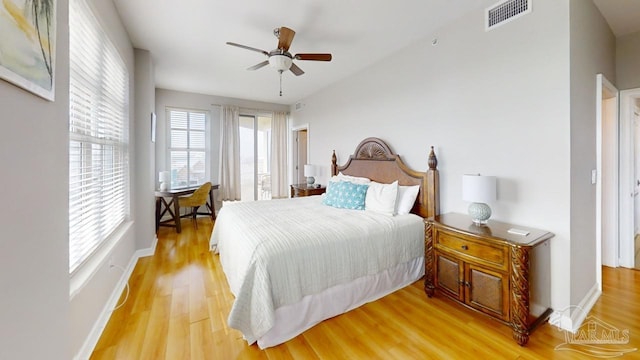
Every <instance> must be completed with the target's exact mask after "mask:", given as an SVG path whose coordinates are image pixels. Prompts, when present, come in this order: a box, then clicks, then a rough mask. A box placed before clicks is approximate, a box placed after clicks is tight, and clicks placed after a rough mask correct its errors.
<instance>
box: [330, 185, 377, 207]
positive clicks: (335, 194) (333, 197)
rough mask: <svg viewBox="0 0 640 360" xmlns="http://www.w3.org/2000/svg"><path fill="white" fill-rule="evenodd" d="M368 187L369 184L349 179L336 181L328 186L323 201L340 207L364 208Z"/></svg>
mask: <svg viewBox="0 0 640 360" xmlns="http://www.w3.org/2000/svg"><path fill="white" fill-rule="evenodd" d="M368 188H369V185H367V184H354V183H351V182H348V181H340V182H334V183H331V184H330V185H329V187H328V188H327V193H326V195H325V197H324V199H323V200H322V203H323V204H325V205H329V206H333V207H336V208H339V209H351V210H364V200H365V199H366V197H367V189H368Z"/></svg>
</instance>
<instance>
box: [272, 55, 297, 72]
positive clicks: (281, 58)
mask: <svg viewBox="0 0 640 360" xmlns="http://www.w3.org/2000/svg"><path fill="white" fill-rule="evenodd" d="M291 63H292V61H291V58H290V57H288V56H286V55H271V56H269V64H270V65H271V66H272V67H274V68H275V69H276V70H278V71H286V70H289V68H290V67H291Z"/></svg>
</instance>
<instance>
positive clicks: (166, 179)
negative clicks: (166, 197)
mask: <svg viewBox="0 0 640 360" xmlns="http://www.w3.org/2000/svg"><path fill="white" fill-rule="evenodd" d="M158 180H160V191H167V190H169V184H171V173H170V172H168V171H160V173H159V174H158Z"/></svg>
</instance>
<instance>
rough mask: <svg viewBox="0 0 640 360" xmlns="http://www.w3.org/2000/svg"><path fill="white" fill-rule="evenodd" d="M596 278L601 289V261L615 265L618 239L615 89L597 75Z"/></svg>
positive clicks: (616, 111)
mask: <svg viewBox="0 0 640 360" xmlns="http://www.w3.org/2000/svg"><path fill="white" fill-rule="evenodd" d="M596 94H597V99H598V101H596V172H595V174H592V179H591V180H592V183H595V184H596V282H597V284H598V287H599V289H598V290H600V291H602V265H605V266H611V267H617V266H618V264H619V258H620V243H619V236H618V234H619V221H620V216H619V212H618V211H619V196H620V191H619V182H618V179H619V177H618V174H619V166H618V158H619V144H620V140H619V137H618V133H619V121H618V89H616V88H615V86H613V84H612V83H611V82H610V81H608V80H607V78H606V77H604V76H603V75H602V74H598V75H597V76H596Z"/></svg>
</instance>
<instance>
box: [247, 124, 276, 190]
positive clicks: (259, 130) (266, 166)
mask: <svg viewBox="0 0 640 360" xmlns="http://www.w3.org/2000/svg"><path fill="white" fill-rule="evenodd" d="M240 183H241V186H242V190H241V192H240V195H241V200H242V201H251V200H268V199H271V117H270V116H264V115H258V116H253V115H240Z"/></svg>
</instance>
